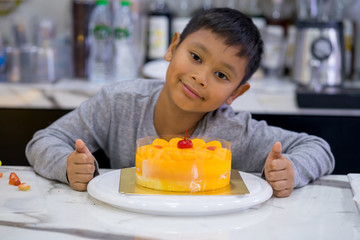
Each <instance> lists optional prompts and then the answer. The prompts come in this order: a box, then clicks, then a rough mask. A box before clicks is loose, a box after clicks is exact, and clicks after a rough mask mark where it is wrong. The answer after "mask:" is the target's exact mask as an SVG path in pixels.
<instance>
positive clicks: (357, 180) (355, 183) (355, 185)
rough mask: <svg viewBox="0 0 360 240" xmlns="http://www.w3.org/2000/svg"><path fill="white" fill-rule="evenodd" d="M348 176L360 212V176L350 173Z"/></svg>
mask: <svg viewBox="0 0 360 240" xmlns="http://www.w3.org/2000/svg"><path fill="white" fill-rule="evenodd" d="M347 176H348V179H349V181H350V186H351V190H352V193H353V195H354V198H353V199H354V201H355V202H356V205H357V208H358V210H359V211H360V174H359V173H349V174H348V175H347Z"/></svg>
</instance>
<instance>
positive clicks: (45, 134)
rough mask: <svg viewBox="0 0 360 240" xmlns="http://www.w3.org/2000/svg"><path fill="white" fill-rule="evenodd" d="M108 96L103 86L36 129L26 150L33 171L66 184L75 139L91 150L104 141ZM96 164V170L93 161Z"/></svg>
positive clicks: (108, 120) (108, 110)
mask: <svg viewBox="0 0 360 240" xmlns="http://www.w3.org/2000/svg"><path fill="white" fill-rule="evenodd" d="M108 99H109V98H108V97H107V94H106V89H102V90H101V91H100V92H99V93H98V94H97V95H96V96H94V97H92V98H90V99H89V100H88V101H85V102H83V103H82V104H81V105H80V106H79V107H78V108H76V109H75V110H73V111H72V112H70V113H68V114H66V115H65V116H63V117H61V118H60V119H58V120H57V121H55V122H54V123H53V124H51V125H50V126H49V127H47V128H45V129H42V130H40V131H37V132H36V133H35V134H34V136H33V138H32V139H31V140H30V142H29V143H28V144H27V146H26V150H25V154H26V157H27V159H28V161H29V163H30V165H31V166H32V167H33V168H34V170H35V172H37V173H38V174H40V175H41V176H44V177H46V178H49V179H53V180H58V181H61V182H64V183H68V180H67V177H66V165H67V158H68V156H69V154H70V153H71V152H72V151H74V148H75V147H74V146H75V141H76V139H78V138H80V139H82V140H83V141H84V142H85V144H86V146H87V147H88V148H89V150H90V151H91V152H95V151H96V150H98V149H99V148H101V147H102V145H104V144H105V143H106V138H107V136H106V132H107V131H106V129H107V128H108V126H109V124H110V123H109V122H110V116H109V115H110V114H111V111H110V109H109V108H110V104H109V101H108ZM95 166H96V169H97V170H98V164H97V162H96V161H95ZM95 174H96V173H95Z"/></svg>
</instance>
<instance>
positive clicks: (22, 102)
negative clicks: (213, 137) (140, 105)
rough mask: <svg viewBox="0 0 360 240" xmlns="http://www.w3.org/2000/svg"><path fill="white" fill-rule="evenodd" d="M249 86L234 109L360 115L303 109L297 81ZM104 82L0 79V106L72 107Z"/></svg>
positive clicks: (355, 111)
mask: <svg viewBox="0 0 360 240" xmlns="http://www.w3.org/2000/svg"><path fill="white" fill-rule="evenodd" d="M250 84H251V88H250V90H249V91H248V92H246V93H245V94H244V95H242V96H241V97H239V98H238V99H236V100H235V101H234V102H233V104H232V107H233V108H234V110H235V111H241V110H245V111H249V112H251V113H254V114H294V115H335V116H360V109H305V108H299V107H298V106H297V103H296V96H295V88H296V85H295V84H294V83H293V82H291V81H290V80H289V79H274V78H256V79H252V80H251V81H250ZM102 86H103V85H100V84H93V83H89V82H87V81H85V80H79V79H63V80H60V81H58V82H57V83H55V84H24V83H21V84H16V83H0V108H30V109H31V108H42V109H74V108H76V107H77V106H79V105H80V103H81V102H83V101H85V100H87V99H88V98H90V97H91V96H93V95H95V94H96V93H97V92H98V91H99V90H100V88H101V87H102Z"/></svg>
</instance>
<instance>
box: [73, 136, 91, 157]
mask: <svg viewBox="0 0 360 240" xmlns="http://www.w3.org/2000/svg"><path fill="white" fill-rule="evenodd" d="M75 150H76V151H77V152H78V153H86V154H88V153H89V154H91V152H90V150H89V149H88V148H87V147H86V144H85V143H84V141H83V140H81V139H77V140H76V142H75Z"/></svg>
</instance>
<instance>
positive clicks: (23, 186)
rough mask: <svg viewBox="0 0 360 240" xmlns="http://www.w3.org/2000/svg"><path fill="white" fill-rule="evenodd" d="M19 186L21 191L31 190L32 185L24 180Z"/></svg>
mask: <svg viewBox="0 0 360 240" xmlns="http://www.w3.org/2000/svg"><path fill="white" fill-rule="evenodd" d="M18 188H19V190H20V191H28V190H30V188H31V186H30V185H28V184H26V183H25V182H23V183H21V184H19V186H18Z"/></svg>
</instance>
